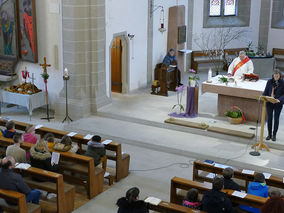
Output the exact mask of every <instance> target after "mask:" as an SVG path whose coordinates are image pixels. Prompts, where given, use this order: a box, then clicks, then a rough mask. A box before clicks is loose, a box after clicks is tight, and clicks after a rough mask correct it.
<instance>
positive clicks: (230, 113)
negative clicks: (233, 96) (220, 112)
mask: <svg viewBox="0 0 284 213" xmlns="http://www.w3.org/2000/svg"><path fill="white" fill-rule="evenodd" d="M225 116H226V117H227V118H228V121H229V122H230V123H231V124H241V123H242V122H243V121H244V122H245V121H246V120H245V117H244V113H243V112H242V110H241V109H240V108H239V107H237V106H232V107H231V109H229V110H227V111H226V112H225Z"/></svg>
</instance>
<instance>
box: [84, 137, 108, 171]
mask: <svg viewBox="0 0 284 213" xmlns="http://www.w3.org/2000/svg"><path fill="white" fill-rule="evenodd" d="M105 154H106V150H105V146H104V144H102V143H99V142H94V141H89V142H88V149H87V151H86V152H85V155H86V156H89V157H92V158H94V161H95V166H97V165H99V164H100V161H101V158H102V157H103V156H105Z"/></svg>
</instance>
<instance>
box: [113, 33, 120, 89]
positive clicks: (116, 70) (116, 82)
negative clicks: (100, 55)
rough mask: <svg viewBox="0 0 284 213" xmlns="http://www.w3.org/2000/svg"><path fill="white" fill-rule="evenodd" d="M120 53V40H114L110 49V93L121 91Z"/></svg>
mask: <svg viewBox="0 0 284 213" xmlns="http://www.w3.org/2000/svg"><path fill="white" fill-rule="evenodd" d="M121 51H122V46H121V39H119V38H116V39H114V41H113V45H112V47H111V91H112V92H119V93H121V91H122V81H121Z"/></svg>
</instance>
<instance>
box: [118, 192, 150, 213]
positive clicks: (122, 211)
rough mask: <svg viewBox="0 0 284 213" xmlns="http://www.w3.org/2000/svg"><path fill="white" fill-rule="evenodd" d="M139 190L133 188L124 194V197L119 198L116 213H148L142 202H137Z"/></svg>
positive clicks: (145, 205)
mask: <svg viewBox="0 0 284 213" xmlns="http://www.w3.org/2000/svg"><path fill="white" fill-rule="evenodd" d="M139 193H140V191H139V189H138V188H137V187H133V188H131V189H129V190H128V191H127V192H126V196H125V197H122V198H119V199H118V200H117V202H116V205H117V206H118V207H119V208H118V211H117V213H134V212H135V213H149V210H148V208H147V204H146V203H145V202H144V200H139Z"/></svg>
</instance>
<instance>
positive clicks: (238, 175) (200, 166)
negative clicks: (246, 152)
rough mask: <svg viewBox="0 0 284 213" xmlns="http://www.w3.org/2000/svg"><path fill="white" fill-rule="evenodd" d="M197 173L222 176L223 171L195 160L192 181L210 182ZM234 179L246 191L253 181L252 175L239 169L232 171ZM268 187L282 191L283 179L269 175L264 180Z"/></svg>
mask: <svg viewBox="0 0 284 213" xmlns="http://www.w3.org/2000/svg"><path fill="white" fill-rule="evenodd" d="M199 171H205V172H209V173H214V174H219V175H222V173H223V169H222V168H218V167H215V166H214V165H210V164H206V163H204V162H203V161H200V160H196V161H194V164H193V173H192V174H193V177H192V180H193V181H202V182H203V181H206V182H212V181H213V179H211V178H208V177H204V176H202V175H199ZM234 178H235V179H239V180H243V181H245V186H241V187H242V189H243V190H245V191H247V187H248V184H249V182H250V181H253V180H254V175H248V174H243V173H242V170H241V169H237V170H234ZM265 181H266V184H267V185H268V186H273V187H276V188H279V189H284V183H283V178H280V177H276V176H273V175H271V177H270V178H269V179H266V180H265Z"/></svg>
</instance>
